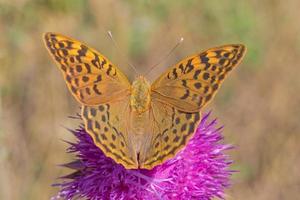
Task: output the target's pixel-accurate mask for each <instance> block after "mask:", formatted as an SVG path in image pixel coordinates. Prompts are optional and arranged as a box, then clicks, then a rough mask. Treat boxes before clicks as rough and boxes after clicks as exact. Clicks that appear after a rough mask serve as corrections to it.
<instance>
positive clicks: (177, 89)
mask: <svg viewBox="0 0 300 200" xmlns="http://www.w3.org/2000/svg"><path fill="white" fill-rule="evenodd" d="M245 51H246V48H245V47H244V46H243V45H225V46H221V47H216V48H211V49H208V50H207V51H205V52H203V53H200V54H196V55H194V56H191V57H188V58H186V59H184V60H183V61H181V62H179V63H178V64H177V65H175V66H174V67H171V68H170V69H169V70H167V72H165V73H164V74H162V75H161V76H160V77H159V78H158V79H157V80H156V81H155V82H154V83H153V84H152V86H151V89H152V94H151V98H152V99H156V100H158V101H161V102H163V103H167V104H169V105H172V106H174V107H176V108H177V109H179V110H181V111H185V112H197V111H199V110H200V108H202V107H203V106H205V105H206V104H207V103H208V102H209V101H210V100H211V99H212V98H213V97H214V95H215V94H216V92H217V90H218V89H219V88H220V86H221V84H222V82H223V80H224V79H225V77H226V76H227V75H228V73H229V72H230V71H231V70H232V69H234V68H235V67H236V66H237V65H238V64H239V63H240V61H241V60H242V58H243V56H244V54H245Z"/></svg>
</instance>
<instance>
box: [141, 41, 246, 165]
mask: <svg viewBox="0 0 300 200" xmlns="http://www.w3.org/2000/svg"><path fill="white" fill-rule="evenodd" d="M244 54H245V47H244V46H243V45H226V46H221V47H217V48H212V49H209V50H207V51H205V52H203V53H200V54H197V55H194V56H191V57H188V58H187V59H184V60H183V61H181V62H179V63H178V64H177V65H175V66H174V67H171V68H170V69H169V70H168V71H167V72H165V73H164V74H162V75H161V76H160V77H159V78H158V79H157V80H156V81H155V82H154V83H153V84H152V86H151V100H152V104H151V109H150V122H152V124H151V126H149V127H151V128H150V130H149V132H151V133H152V134H153V136H152V138H151V141H150V143H151V145H150V146H151V148H148V149H145V150H143V153H142V154H141V155H142V158H141V161H142V166H143V167H144V168H148V169H151V168H152V167H154V166H156V165H158V164H161V163H163V162H164V161H165V160H167V159H168V158H171V157H173V156H174V155H175V154H176V153H177V152H178V151H180V150H181V149H182V148H183V147H184V146H185V145H186V144H187V142H188V141H189V139H190V137H191V136H192V135H193V134H194V132H195V130H196V128H197V126H198V124H199V122H200V109H201V108H203V106H205V105H206V104H207V103H208V102H209V101H210V100H211V99H212V98H213V96H214V95H215V93H216V91H217V90H218V89H219V88H220V85H221V83H222V82H223V80H224V78H225V77H226V76H227V75H228V73H229V72H230V71H231V70H232V69H233V68H234V67H236V66H237V65H238V63H240V61H241V59H242V58H243V56H244ZM145 146H146V147H147V145H145Z"/></svg>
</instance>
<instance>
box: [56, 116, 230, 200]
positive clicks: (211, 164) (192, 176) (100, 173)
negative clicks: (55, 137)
mask: <svg viewBox="0 0 300 200" xmlns="http://www.w3.org/2000/svg"><path fill="white" fill-rule="evenodd" d="M208 117H209V113H208V114H205V115H204V117H203V118H202V120H201V122H200V124H199V126H198V128H197V131H196V133H195V134H194V136H193V138H192V139H191V140H190V141H189V143H188V144H187V146H186V147H185V148H184V149H183V150H182V151H181V152H179V153H178V154H177V155H176V156H175V157H174V158H172V159H170V160H168V161H167V162H165V163H163V164H162V165H159V166H156V167H155V168H154V169H152V170H142V169H136V170H126V169H125V168H124V167H123V166H122V165H119V164H116V163H115V162H114V161H113V160H112V159H110V158H108V157H106V156H105V155H104V154H103V152H102V151H101V150H100V149H99V148H98V147H97V146H95V145H94V143H93V140H92V138H91V137H90V136H89V135H88V134H87V133H86V131H85V129H84V127H80V128H78V129H77V130H75V131H72V133H73V134H74V135H75V136H76V138H77V142H76V143H69V144H70V147H69V148H68V153H75V154H76V157H77V158H76V160H75V161H73V162H70V163H67V164H64V165H63V166H65V167H68V168H71V169H73V170H75V171H74V172H73V173H71V174H69V175H67V176H64V177H61V178H62V182H61V183H58V184H55V186H59V187H60V192H59V193H58V195H57V196H56V197H54V198H53V199H78V198H83V199H91V200H109V199H121V200H132V199H136V200H142V199H146V200H156V199H166V200H167V199H168V200H169V199H201V200H209V199H212V198H215V197H217V198H219V199H223V198H224V190H225V189H226V188H228V187H229V186H230V176H231V174H232V173H233V171H231V170H229V165H230V164H231V163H232V161H231V160H229V157H228V156H227V155H225V154H224V150H228V149H231V148H232V146H231V145H226V144H225V145H224V144H221V143H220V142H221V141H222V139H223V137H222V135H221V131H222V127H220V128H216V126H217V121H216V120H212V121H210V120H209V119H208Z"/></svg>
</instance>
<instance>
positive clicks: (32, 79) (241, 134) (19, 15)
mask: <svg viewBox="0 0 300 200" xmlns="http://www.w3.org/2000/svg"><path fill="white" fill-rule="evenodd" d="M299 8H300V1H299V0H285V1H280V0H252V1H249V0H248V1H236V0H223V1H220V0H201V1H198V0H185V1H183V0H182V1H171V0H168V1H167V0H165V1H162V0H159V1H151V0H148V1H146V0H143V1H142V0H132V1H121V0H119V1H117V0H114V1H113V0H111V1H107V0H105V1H97V0H92V1H86V0H45V1H43V0H0V86H1V88H0V199H8V200H11V199H12V200H15V199H16V200H19V199H24V200H27V199H34V200H35V199H49V198H50V197H51V196H53V195H55V194H56V192H57V188H53V187H51V186H50V185H51V184H52V183H53V182H55V181H56V177H58V176H60V175H63V174H64V173H66V171H65V170H63V169H61V168H60V167H57V165H58V164H61V163H64V162H67V161H70V160H71V159H72V156H70V155H67V154H66V153H65V148H66V147H67V145H66V144H65V143H63V142H62V141H61V140H74V138H73V137H72V136H71V134H70V133H69V132H68V131H67V130H66V129H65V128H64V127H69V128H76V127H77V125H78V124H79V122H78V121H76V120H72V119H69V118H68V117H67V116H69V115H74V114H76V113H77V112H79V105H78V104H77V102H76V101H75V100H74V99H73V97H72V96H71V94H70V93H69V91H68V90H67V88H66V86H65V83H64V81H63V78H62V76H61V74H60V72H59V71H58V69H57V68H56V66H55V65H54V62H53V61H52V60H51V59H50V57H49V55H48V54H47V52H46V50H45V47H44V45H43V42H42V38H41V37H42V33H43V32H46V31H53V32H58V33H63V34H66V35H69V36H72V37H75V38H77V39H79V40H81V41H84V42H85V43H87V44H89V45H90V46H92V47H94V48H96V49H98V50H99V51H100V52H102V53H103V54H104V55H106V57H108V58H109V59H110V60H111V61H112V62H113V63H115V64H116V65H118V66H120V68H121V69H122V71H124V72H125V73H126V74H127V75H128V76H129V77H130V78H131V80H132V78H134V75H133V73H132V72H131V70H130V68H129V67H128V65H127V64H126V61H125V59H123V58H122V56H120V54H118V51H117V50H116V49H115V48H114V46H113V45H112V42H111V41H110V40H109V38H108V37H107V34H106V31H107V30H111V31H112V32H113V34H114V37H115V40H116V41H117V42H118V44H119V46H120V48H121V50H122V52H123V53H124V54H125V55H126V56H128V58H129V59H130V60H131V61H132V63H133V64H134V65H135V66H137V68H138V70H139V72H140V73H143V72H146V71H147V69H149V67H150V66H152V65H153V64H155V63H156V62H157V61H158V60H159V59H160V58H161V56H162V55H163V54H165V53H166V52H167V51H168V50H170V48H171V47H172V46H173V45H174V44H175V43H176V42H177V41H178V40H179V38H180V37H181V36H183V37H184V38H185V41H184V43H183V44H182V45H181V46H180V47H179V48H178V49H176V51H175V52H174V53H173V54H172V56H170V57H169V58H168V59H167V60H165V61H164V62H162V63H161V65H159V66H158V67H157V68H156V69H155V70H154V71H153V73H151V75H150V76H149V78H150V79H151V80H153V79H154V78H155V77H157V76H158V75H159V74H160V73H162V72H163V71H164V70H165V69H166V68H167V67H168V66H170V65H172V64H175V63H176V62H177V61H179V60H180V59H182V58H184V57H186V56H188V55H190V54H193V53H196V52H199V51H202V50H205V49H207V48H209V47H213V46H218V45H221V44H226V43H244V44H245V45H246V46H247V47H248V52H247V55H246V57H245V60H244V62H243V63H242V64H241V65H240V67H239V68H238V69H237V70H235V71H234V73H232V74H231V76H230V78H229V79H228V80H226V81H225V84H224V85H223V87H222V88H221V90H220V91H219V93H218V95H217V96H216V98H215V100H214V101H213V103H212V104H210V105H209V106H208V107H207V108H206V110H211V109H212V110H213V114H212V117H218V119H219V122H220V124H225V129H224V135H225V141H226V142H227V143H232V144H234V145H235V146H236V147H237V148H236V149H235V150H233V151H231V152H230V154H231V155H232V158H233V159H234V161H235V162H234V164H233V165H232V169H235V170H240V172H239V173H237V174H236V175H235V176H234V177H233V186H232V187H231V189H229V190H227V191H226V199H230V200H231V199H246V200H252V199H255V200H262V199H263V200H269V199H272V200H274V199H275V200H276V199H300V156H299V154H300V144H299V143H300V135H299V134H300V125H299V120H300V105H299V104H300V73H299V71H300V66H299V64H300V62H299V58H300V13H299Z"/></svg>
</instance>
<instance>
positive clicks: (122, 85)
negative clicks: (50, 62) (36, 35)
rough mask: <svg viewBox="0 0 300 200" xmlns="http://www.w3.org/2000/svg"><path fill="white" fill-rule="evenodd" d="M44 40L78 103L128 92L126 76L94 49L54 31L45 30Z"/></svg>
mask: <svg viewBox="0 0 300 200" xmlns="http://www.w3.org/2000/svg"><path fill="white" fill-rule="evenodd" d="M44 41H45V44H46V47H47V49H48V51H49V53H50V55H51V56H52V57H53V58H54V60H55V61H56V63H57V64H58V66H59V68H60V70H61V72H62V74H63V76H64V78H65V81H66V83H67V86H68V88H69V90H70V91H71V93H72V94H73V96H74V97H75V98H76V99H77V100H78V101H79V102H80V103H82V104H84V105H98V104H100V103H106V102H111V101H112V100H117V99H120V98H123V97H124V96H126V95H129V89H130V83H129V81H128V79H127V78H126V76H125V75H124V74H123V73H122V72H121V71H120V70H119V69H118V68H117V67H116V66H114V65H113V64H112V63H111V62H110V61H109V60H108V59H107V58H105V57H104V56H103V55H101V54H100V53H99V52H97V51H96V50H94V49H92V48H89V47H88V46H86V45H85V44H83V43H81V42H79V41H77V40H75V39H71V38H69V37H66V36H63V35H60V34H56V33H46V34H45V35H44Z"/></svg>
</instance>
